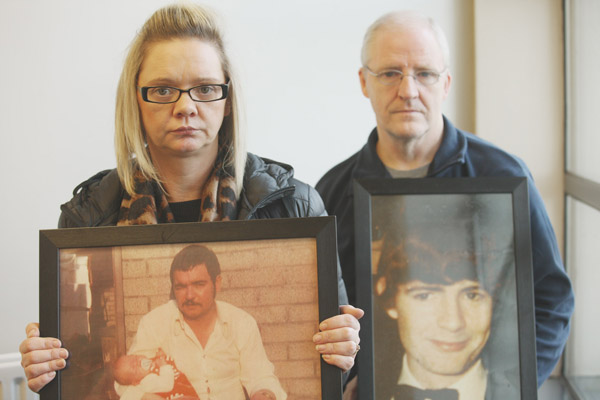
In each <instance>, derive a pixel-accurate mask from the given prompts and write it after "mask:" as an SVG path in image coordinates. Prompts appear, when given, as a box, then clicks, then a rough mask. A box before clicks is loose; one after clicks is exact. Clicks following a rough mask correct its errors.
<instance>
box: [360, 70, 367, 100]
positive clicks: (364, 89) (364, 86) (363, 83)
mask: <svg viewBox="0 0 600 400" xmlns="http://www.w3.org/2000/svg"><path fill="white" fill-rule="evenodd" d="M358 79H359V81H360V90H362V93H363V95H364V96H365V97H366V98H369V92H368V90H367V81H366V78H365V73H364V71H363V69H362V68H360V69H359V70H358Z"/></svg>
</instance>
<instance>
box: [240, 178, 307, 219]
mask: <svg viewBox="0 0 600 400" xmlns="http://www.w3.org/2000/svg"><path fill="white" fill-rule="evenodd" d="M295 191H296V186H289V187H286V188H283V189H279V190H277V191H275V192H273V193H270V194H269V195H268V196H266V197H264V198H263V199H262V200H261V201H259V202H258V203H256V205H254V207H252V209H251V210H250V211H249V212H248V215H247V216H246V218H245V219H247V220H249V219H252V218H253V217H254V213H255V212H256V211H258V210H259V209H261V208H264V207H265V206H267V205H269V204H270V203H272V202H274V201H275V200H279V199H282V198H284V197H287V196H291V195H292V194H294V192H295Z"/></svg>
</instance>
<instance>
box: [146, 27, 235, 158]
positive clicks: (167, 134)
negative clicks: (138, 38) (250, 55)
mask: <svg viewBox="0 0 600 400" xmlns="http://www.w3.org/2000/svg"><path fill="white" fill-rule="evenodd" d="M222 83H226V82H225V75H224V74H223V68H222V65H221V60H220V58H219V55H218V53H217V50H216V49H215V48H214V46H213V45H211V44H209V43H206V42H203V41H201V40H199V39H195V38H185V39H173V40H165V41H161V42H156V43H153V44H151V45H150V46H149V47H148V48H147V50H146V54H145V57H144V61H143V62H142V66H141V68H140V73H139V77H138V86H139V87H144V86H171V87H176V88H179V89H184V90H185V89H189V88H191V87H194V86H199V85H203V84H222ZM138 104H139V108H140V113H141V118H142V124H143V127H144V132H145V133H146V142H147V143H148V148H149V150H150V154H151V155H152V158H153V160H154V161H155V162H160V160H164V159H169V158H172V157H213V158H214V157H216V154H217V151H218V140H216V138H217V136H218V132H219V129H220V128H221V124H222V123H223V118H224V117H225V115H227V113H228V106H227V100H225V99H224V100H219V101H214V102H209V103H202V102H195V101H193V100H192V99H191V98H190V96H189V94H187V93H182V94H181V97H180V98H179V100H178V101H177V102H175V103H170V104H156V103H148V102H145V101H144V100H143V99H142V96H141V93H140V91H139V90H138Z"/></svg>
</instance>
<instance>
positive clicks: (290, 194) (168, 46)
mask: <svg viewBox="0 0 600 400" xmlns="http://www.w3.org/2000/svg"><path fill="white" fill-rule="evenodd" d="M236 85H237V82H236V80H235V77H234V76H233V73H232V69H231V65H230V63H229V60H228V57H227V55H226V53H225V50H224V46H223V41H222V36H221V33H220V30H219V28H218V26H217V25H216V23H215V20H214V17H213V16H212V15H211V14H210V13H209V12H207V10H205V9H203V8H202V7H199V6H193V5H172V6H167V7H165V8H162V9H159V10H158V11H157V12H155V13H154V15H152V17H150V19H149V20H148V21H147V22H146V23H145V24H144V26H143V27H142V30H141V31H140V33H139V34H138V35H137V37H136V38H135V40H134V42H133V44H132V46H131V49H130V51H129V54H128V56H127V59H126V61H125V66H124V68H123V72H122V75H121V79H120V81H119V87H118V91H117V104H116V122H115V129H116V133H115V135H116V152H117V166H118V168H117V169H116V170H112V171H103V172H101V173H99V174H97V175H95V176H94V177H92V178H90V179H89V180H87V181H86V182H84V183H82V184H81V185H79V186H78V187H77V189H76V191H75V196H74V198H73V199H72V200H71V201H69V202H68V203H66V204H64V205H63V206H62V207H61V208H62V214H61V216H60V220H59V227H61V228H64V227H83V226H102V225H133V224H155V223H167V222H189V221H218V220H234V219H258V218H283V217H307V216H318V215H324V214H325V211H324V207H323V204H322V201H321V199H320V197H319V196H318V195H317V194H316V192H315V191H314V189H313V188H311V187H310V186H308V185H306V184H304V183H302V182H300V181H298V180H296V179H294V178H293V170H292V168H291V167H289V166H287V165H284V164H279V163H276V162H273V161H270V160H265V159H261V158H259V157H257V156H255V155H253V154H249V153H246V152H245V149H244V144H243V135H242V134H241V132H240V126H239V121H238V116H239V104H238V99H237V92H236ZM338 276H340V274H339V273H338ZM338 286H339V289H340V303H341V304H345V303H346V295H345V289H344V287H343V282H342V281H341V278H340V280H339V282H338ZM341 308H342V313H343V315H338V316H335V317H332V318H330V319H327V320H325V321H323V322H322V323H321V325H320V328H321V330H322V332H320V333H317V334H316V335H315V337H314V341H315V343H316V344H317V350H318V351H319V352H320V353H321V354H323V358H324V360H325V361H326V362H328V363H330V364H332V365H336V366H338V367H340V368H341V369H342V370H348V369H350V368H351V367H352V365H353V364H354V356H355V355H356V352H357V350H358V342H359V338H358V329H359V324H358V321H357V318H360V317H361V316H362V314H363V313H362V310H359V309H356V308H354V307H352V306H342V307H341ZM26 331H27V339H26V340H25V341H23V342H22V343H21V346H20V351H21V354H22V365H23V367H24V369H25V374H26V376H27V379H28V386H29V388H30V389H31V390H33V391H36V392H37V391H39V390H40V389H41V388H42V387H44V386H45V385H46V384H47V383H48V382H49V381H51V380H52V379H53V378H54V376H55V375H56V372H55V371H57V370H60V369H62V368H64V366H65V365H66V362H65V359H66V358H67V356H68V352H67V351H66V350H65V349H62V348H61V347H60V346H61V344H60V341H58V340H57V339H54V338H40V337H39V327H38V325H37V324H29V325H28V326H27V328H26Z"/></svg>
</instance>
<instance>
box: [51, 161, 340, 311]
mask: <svg viewBox="0 0 600 400" xmlns="http://www.w3.org/2000/svg"><path fill="white" fill-rule="evenodd" d="M124 193H125V190H124V189H123V186H121V181H120V180H119V175H118V174H117V170H116V169H113V170H105V171H101V172H99V173H97V174H96V175H94V176H93V177H91V178H90V179H88V180H87V181H85V182H83V183H81V184H79V185H78V186H77V187H76V188H75V190H74V191H73V198H72V199H71V200H70V201H68V202H67V203H65V204H63V205H62V206H61V210H62V213H61V215H60V219H59V221H58V227H59V228H75V227H93V226H111V225H116V224H117V221H118V216H119V208H120V207H121V201H122V199H123V194H124ZM239 207H240V208H239V213H238V219H268V218H301V217H318V216H324V215H327V212H326V211H325V206H324V205H323V201H322V200H321V197H320V196H319V194H318V193H317V191H316V190H315V189H314V188H312V187H311V186H309V185H307V184H306V183H303V182H301V181H299V180H297V179H295V178H294V170H293V168H292V167H291V166H289V165H287V164H282V163H279V162H276V161H272V160H268V159H263V158H260V157H258V156H256V155H254V154H252V153H248V159H247V161H246V171H245V175H244V188H243V190H242V193H241V195H240V200H239ZM341 276H342V275H341V270H340V267H339V265H338V293H339V301H340V304H348V297H347V295H346V288H345V286H344V282H343V280H342V278H341Z"/></svg>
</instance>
